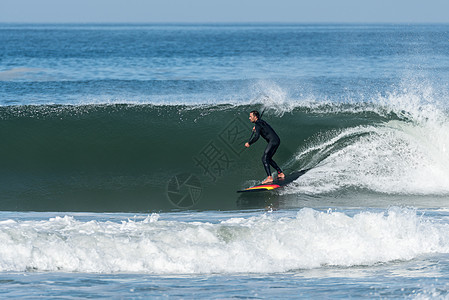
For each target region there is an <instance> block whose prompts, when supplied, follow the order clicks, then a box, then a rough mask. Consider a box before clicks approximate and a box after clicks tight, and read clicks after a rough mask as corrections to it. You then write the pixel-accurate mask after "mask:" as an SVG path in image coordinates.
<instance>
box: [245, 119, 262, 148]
mask: <svg viewBox="0 0 449 300" xmlns="http://www.w3.org/2000/svg"><path fill="white" fill-rule="evenodd" d="M254 128H255V130H254V135H253V136H252V138H251V139H250V140H249V141H248V144H249V146H251V145H252V144H254V143H255V142H257V140H258V139H259V137H260V126H259V124H256V125H255V126H254Z"/></svg>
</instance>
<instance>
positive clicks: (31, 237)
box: [0, 24, 449, 299]
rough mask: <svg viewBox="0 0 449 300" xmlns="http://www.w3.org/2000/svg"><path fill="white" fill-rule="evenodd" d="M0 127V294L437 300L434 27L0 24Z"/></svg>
mask: <svg viewBox="0 0 449 300" xmlns="http://www.w3.org/2000/svg"><path fill="white" fill-rule="evenodd" d="M254 109H257V110H259V111H261V112H264V115H263V118H264V119H265V120H266V121H268V122H269V123H270V124H271V125H272V126H273V127H274V128H275V130H276V131H277V133H278V134H279V136H280V137H281V146H280V147H279V150H278V152H277V153H276V155H275V157H274V158H275V160H276V161H277V162H278V163H279V164H280V165H281V167H282V168H283V169H284V170H285V171H286V173H291V172H294V171H299V170H304V169H310V170H309V171H308V172H307V173H305V174H304V175H303V176H301V177H299V179H298V180H296V181H295V182H293V183H292V184H291V185H289V186H287V187H285V188H284V189H281V190H279V191H277V192H268V193H251V194H238V193H236V191H237V190H240V189H242V188H245V187H248V186H250V185H252V184H255V183H257V182H259V181H260V180H262V179H263V178H264V175H265V174H264V170H263V167H262V163H261V159H260V158H261V156H262V152H263V150H264V147H265V141H264V140H262V139H261V140H260V141H258V142H257V143H256V144H254V145H253V146H251V147H250V148H249V149H245V148H244V147H243V144H244V143H245V141H247V140H248V138H249V136H250V134H251V124H250V122H249V120H248V113H249V112H250V111H251V110H254ZM0 124H1V125H0V141H1V147H0V297H4V298H6V297H8V298H26V297H29V298H38V297H42V298H51V297H55V298H84V297H92V298H149V297H155V298H167V297H173V298H208V299H209V298H256V299H258V298H338V297H340V298H418V299H429V298H449V25H431V24H429V25H394V24H389V25H369V24H365V25H360V24H352V25H351V24H347V25H342V24H340V25H333V24H277V25H273V24H217V25H213V24H188V25H187V24H153V25H145V24H103V25H100V24H81V25H79V24H78V25H75V24H71V25H70V24H51V25H49V24H0Z"/></svg>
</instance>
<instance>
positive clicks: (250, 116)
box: [249, 113, 257, 123]
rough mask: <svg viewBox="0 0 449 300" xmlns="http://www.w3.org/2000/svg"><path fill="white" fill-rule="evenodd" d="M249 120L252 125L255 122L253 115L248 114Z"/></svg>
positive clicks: (255, 118)
mask: <svg viewBox="0 0 449 300" xmlns="http://www.w3.org/2000/svg"><path fill="white" fill-rule="evenodd" d="M249 120H250V121H251V123H254V122H256V121H257V117H256V116H255V115H253V113H249Z"/></svg>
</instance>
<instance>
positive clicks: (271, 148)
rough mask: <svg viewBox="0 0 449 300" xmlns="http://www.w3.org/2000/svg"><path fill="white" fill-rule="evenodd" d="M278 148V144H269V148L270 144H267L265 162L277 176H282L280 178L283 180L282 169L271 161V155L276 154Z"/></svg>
mask: <svg viewBox="0 0 449 300" xmlns="http://www.w3.org/2000/svg"><path fill="white" fill-rule="evenodd" d="M278 147H279V144H271V146H270V144H268V146H267V149H268V155H267V160H268V163H269V164H270V165H271V166H272V167H273V168H274V169H275V170H276V171H277V172H278V174H282V175H281V177H282V178H283V175H284V173H283V172H282V169H281V168H280V167H279V166H278V164H277V163H276V162H275V161H274V160H273V155H274V154H275V153H276V151H277V149H278ZM265 151H266V150H265Z"/></svg>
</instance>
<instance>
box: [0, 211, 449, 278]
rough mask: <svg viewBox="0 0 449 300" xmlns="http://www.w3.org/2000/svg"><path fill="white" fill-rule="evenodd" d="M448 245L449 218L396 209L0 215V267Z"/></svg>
mask: <svg viewBox="0 0 449 300" xmlns="http://www.w3.org/2000/svg"><path fill="white" fill-rule="evenodd" d="M448 252H449V230H448V225H447V224H441V223H433V222H431V221H429V220H427V219H426V218H424V217H422V216H418V215H417V213H416V211H414V210H412V209H399V208H392V209H390V210H388V211H387V212H385V213H383V212H382V213H374V212H361V213H358V214H356V215H354V216H350V215H347V214H344V213H340V212H332V211H328V212H319V211H315V210H312V209H302V210H300V211H299V212H298V213H297V215H296V216H295V217H280V216H279V217H278V216H276V215H275V214H263V215H260V216H253V217H242V218H231V219H228V220H225V221H222V222H221V223H217V224H212V223H207V222H178V221H164V220H161V218H160V217H159V216H158V215H153V216H151V217H148V218H147V219H145V220H143V221H132V220H128V221H123V222H121V223H117V222H109V221H106V222H100V221H96V220H92V221H87V222H82V221H78V220H76V219H75V218H73V217H70V216H65V217H57V218H51V219H49V220H47V221H8V222H2V223H0V271H26V270H37V271H64V272H101V273H113V272H143V273H154V274H181V273H235V272H243V273H248V272H255V273H270V272H286V271H289V270H294V269H301V268H319V267H321V266H327V265H332V266H353V265H372V264H376V263H380V262H388V261H393V260H409V259H413V258H416V257H417V256H419V255H423V254H432V253H448Z"/></svg>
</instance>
